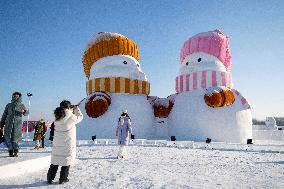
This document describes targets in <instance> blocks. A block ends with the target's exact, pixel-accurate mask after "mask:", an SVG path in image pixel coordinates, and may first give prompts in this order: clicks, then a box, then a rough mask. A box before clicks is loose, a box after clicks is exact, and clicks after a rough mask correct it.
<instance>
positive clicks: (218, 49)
mask: <svg viewBox="0 0 284 189" xmlns="http://www.w3.org/2000/svg"><path fill="white" fill-rule="evenodd" d="M199 52H203V53H206V54H210V55H212V56H215V57H216V58H218V59H219V60H220V61H221V62H222V63H223V64H224V66H225V67H226V69H227V70H228V71H230V69H231V54H230V49H229V39H228V37H227V36H226V35H225V34H224V33H222V32H221V31H220V30H218V29H216V30H214V31H209V32H203V33H199V34H197V35H194V36H193V37H191V38H189V39H188V40H186V41H185V42H184V44H183V46H182V48H181V51H180V61H181V63H182V62H183V60H184V59H185V57H187V56H189V55H191V54H193V53H199Z"/></svg>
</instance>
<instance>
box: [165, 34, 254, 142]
mask: <svg viewBox="0 0 284 189" xmlns="http://www.w3.org/2000/svg"><path fill="white" fill-rule="evenodd" d="M180 61H181V65H180V68H179V76H177V77H176V92H177V96H176V97H175V101H174V106H173V108H172V110H171V113H170V115H169V118H168V125H169V135H171V136H175V137H176V139H177V140H195V141H205V140H206V138H211V139H212V141H226V142H241V143H246V142H247V139H251V137H252V116H251V107H250V105H249V103H248V102H247V100H246V99H245V98H244V97H243V96H242V95H241V94H240V93H239V92H238V91H237V90H235V89H233V88H232V87H233V85H232V79H231V55H230V49H229V44H228V37H226V36H225V35H224V34H223V33H222V32H221V31H219V30H214V31H209V32H204V33H200V34H197V35H195V36H193V37H191V38H189V39H188V40H187V41H185V43H184V45H183V47H182V49H181V53H180Z"/></svg>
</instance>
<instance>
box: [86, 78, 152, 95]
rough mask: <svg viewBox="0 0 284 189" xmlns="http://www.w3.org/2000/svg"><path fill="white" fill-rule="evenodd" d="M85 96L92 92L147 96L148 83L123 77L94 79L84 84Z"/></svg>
mask: <svg viewBox="0 0 284 189" xmlns="http://www.w3.org/2000/svg"><path fill="white" fill-rule="evenodd" d="M86 91H87V95H90V94H91V93H93V92H109V93H125V94H144V95H149V93H150V83H149V82H147V81H140V80H132V79H129V78H124V77H107V78H95V79H92V80H89V81H87V82H86Z"/></svg>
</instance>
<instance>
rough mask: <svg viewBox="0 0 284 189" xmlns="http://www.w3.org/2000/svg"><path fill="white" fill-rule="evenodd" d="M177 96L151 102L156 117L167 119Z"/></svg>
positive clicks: (155, 99)
mask: <svg viewBox="0 0 284 189" xmlns="http://www.w3.org/2000/svg"><path fill="white" fill-rule="evenodd" d="M175 96H176V95H170V96H169V97H167V98H158V97H156V98H154V100H151V102H150V104H151V105H152V108H153V112H154V116H155V117H159V118H167V117H168V116H169V114H170V112H171V110H172V107H173V106H174V99H175Z"/></svg>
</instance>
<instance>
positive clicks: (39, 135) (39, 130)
mask: <svg viewBox="0 0 284 189" xmlns="http://www.w3.org/2000/svg"><path fill="white" fill-rule="evenodd" d="M34 129H35V134H34V141H35V149H37V150H38V149H39V148H40V141H42V148H44V137H45V132H46V126H45V122H44V120H43V119H40V120H39V121H38V122H37V123H36V124H35V125H34Z"/></svg>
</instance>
